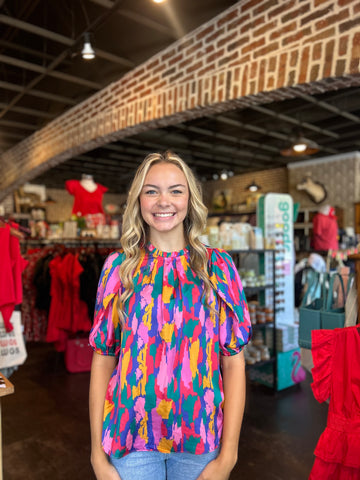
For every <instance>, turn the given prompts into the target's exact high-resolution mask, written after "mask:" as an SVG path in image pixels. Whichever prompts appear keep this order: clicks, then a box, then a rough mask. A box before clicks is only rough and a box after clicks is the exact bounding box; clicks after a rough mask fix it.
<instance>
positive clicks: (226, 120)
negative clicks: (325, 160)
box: [207, 115, 339, 154]
mask: <svg viewBox="0 0 360 480" xmlns="http://www.w3.org/2000/svg"><path fill="white" fill-rule="evenodd" d="M207 118H211V119H213V120H215V119H216V120H218V121H219V122H221V123H224V124H226V125H232V126H234V127H238V128H243V129H245V130H248V131H250V132H255V133H261V134H263V135H265V136H268V137H271V138H276V139H278V140H282V141H283V142H284V146H285V145H286V143H287V144H288V143H289V140H290V139H289V135H286V134H283V133H279V132H275V131H273V130H268V129H266V128H262V127H258V126H255V125H250V124H248V123H243V122H240V121H239V120H234V119H233V118H228V117H224V116H223V115H218V116H216V117H215V116H212V115H209V116H207ZM320 147H321V145H320ZM321 150H322V151H324V152H328V153H333V154H335V153H339V151H338V150H335V149H333V148H327V147H321Z"/></svg>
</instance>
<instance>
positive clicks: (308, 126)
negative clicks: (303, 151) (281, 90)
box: [249, 105, 339, 138]
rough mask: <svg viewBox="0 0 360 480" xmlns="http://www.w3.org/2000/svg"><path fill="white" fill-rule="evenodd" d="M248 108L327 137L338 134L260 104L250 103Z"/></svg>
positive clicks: (336, 136)
mask: <svg viewBox="0 0 360 480" xmlns="http://www.w3.org/2000/svg"><path fill="white" fill-rule="evenodd" d="M249 108H250V110H255V111H256V112H258V113H263V114H265V115H268V116H270V117H273V118H277V119H279V120H282V121H284V122H286V123H290V124H291V125H296V126H297V127H301V128H306V129H308V130H311V131H313V132H316V133H321V134H322V135H324V136H327V137H332V138H339V136H338V135H337V134H336V133H334V132H331V131H330V130H325V129H323V128H319V127H317V126H316V125H313V124H311V123H308V122H302V121H301V120H297V119H296V118H294V117H291V116H290V115H285V114H283V113H278V112H275V111H273V110H270V109H269V108H266V107H262V106H259V105H252V106H250V107H249Z"/></svg>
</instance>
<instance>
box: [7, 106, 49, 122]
mask: <svg viewBox="0 0 360 480" xmlns="http://www.w3.org/2000/svg"><path fill="white" fill-rule="evenodd" d="M7 106H8V105H7V104H6V103H2V102H0V108H7ZM12 111H13V112H17V113H22V114H24V115H31V116H33V117H41V118H47V119H49V120H52V119H53V118H55V117H56V115H54V114H51V113H47V112H42V111H40V110H34V109H33V108H25V107H12Z"/></svg>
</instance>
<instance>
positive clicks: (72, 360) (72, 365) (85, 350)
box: [65, 337, 93, 373]
mask: <svg viewBox="0 0 360 480" xmlns="http://www.w3.org/2000/svg"><path fill="white" fill-rule="evenodd" d="M92 356H93V349H92V348H91V347H90V345H89V339H88V338H87V337H86V338H70V339H68V341H67V343H66V349H65V367H66V370H67V371H68V372H70V373H79V372H89V371H90V369H91V361H92Z"/></svg>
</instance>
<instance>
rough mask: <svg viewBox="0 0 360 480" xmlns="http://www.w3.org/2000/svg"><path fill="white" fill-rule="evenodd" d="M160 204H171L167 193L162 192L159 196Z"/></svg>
mask: <svg viewBox="0 0 360 480" xmlns="http://www.w3.org/2000/svg"><path fill="white" fill-rule="evenodd" d="M158 204H159V205H169V196H168V194H167V193H165V192H164V193H160V195H159V198H158Z"/></svg>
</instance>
